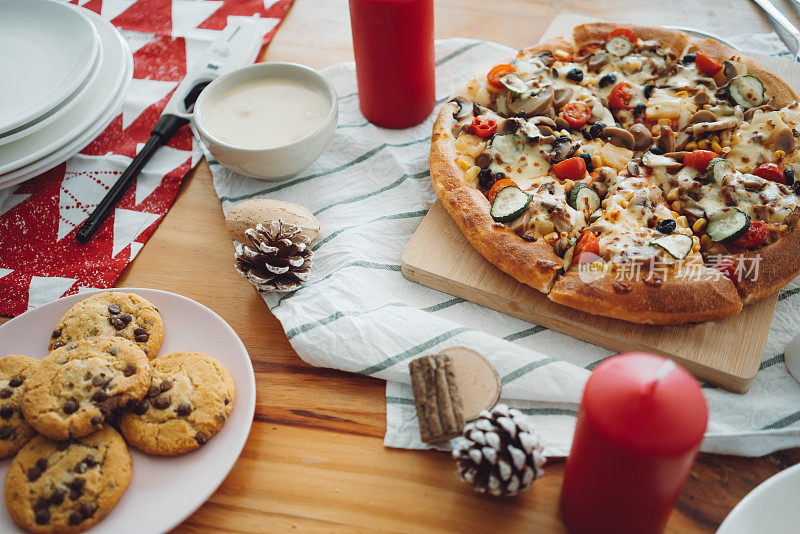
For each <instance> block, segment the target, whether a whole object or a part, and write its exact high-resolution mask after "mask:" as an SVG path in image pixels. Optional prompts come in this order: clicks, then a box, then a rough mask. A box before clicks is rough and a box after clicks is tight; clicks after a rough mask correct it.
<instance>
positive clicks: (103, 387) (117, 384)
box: [22, 336, 151, 439]
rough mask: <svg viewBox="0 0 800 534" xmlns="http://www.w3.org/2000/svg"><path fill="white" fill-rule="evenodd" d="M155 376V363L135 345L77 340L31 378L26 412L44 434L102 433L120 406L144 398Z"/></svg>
mask: <svg viewBox="0 0 800 534" xmlns="http://www.w3.org/2000/svg"><path fill="white" fill-rule="evenodd" d="M150 376H151V374H150V361H149V360H148V359H147V356H145V355H144V352H142V349H140V348H139V347H138V346H137V345H136V344H135V343H134V342H133V341H129V340H127V339H124V338H120V337H107V336H106V337H95V338H91V339H81V340H78V341H72V342H70V343H68V344H67V345H65V346H63V347H61V348H58V349H56V350H54V351H53V352H51V353H50V354H48V355H47V356H46V357H45V358H44V359H43V360H42V361H41V362H40V364H39V366H38V367H37V368H35V369H34V371H33V372H32V373H31V374H30V376H29V377H28V379H27V380H26V382H27V391H26V392H25V396H24V397H23V398H22V412H23V414H24V415H25V420H26V421H27V422H28V424H29V425H31V426H32V427H33V428H34V429H36V431H38V432H39V433H40V434H44V435H45V436H47V437H49V438H52V439H67V438H79V437H81V436H86V435H88V434H91V433H92V432H95V431H96V430H98V429H100V427H101V426H102V425H103V423H105V422H108V421H109V420H110V419H112V418H113V415H114V412H115V410H116V409H117V408H121V407H123V406H125V405H126V404H127V403H132V404H133V403H135V402H136V401H139V400H141V399H142V398H143V397H144V395H145V394H146V393H147V388H148V386H149V385H150Z"/></svg>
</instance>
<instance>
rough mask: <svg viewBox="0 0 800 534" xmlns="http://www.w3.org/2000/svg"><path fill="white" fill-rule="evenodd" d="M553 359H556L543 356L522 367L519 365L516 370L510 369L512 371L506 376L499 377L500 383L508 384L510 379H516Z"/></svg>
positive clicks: (551, 361)
mask: <svg viewBox="0 0 800 534" xmlns="http://www.w3.org/2000/svg"><path fill="white" fill-rule="evenodd" d="M554 361H557V360H556V359H555V358H543V359H541V360H537V361H535V362H531V363H529V364H527V365H523V366H522V367H520V368H519V369H517V370H516V371H512V372H510V373H508V374H507V375H506V376H504V377H503V378H501V379H500V384H502V385H505V384H508V383H509V382H512V381H514V380H516V379H517V378H519V377H521V376H524V375H526V374H528V373H530V372H531V371H533V370H534V369H538V368H539V367H542V366H545V365H547V364H548V363H553V362H554Z"/></svg>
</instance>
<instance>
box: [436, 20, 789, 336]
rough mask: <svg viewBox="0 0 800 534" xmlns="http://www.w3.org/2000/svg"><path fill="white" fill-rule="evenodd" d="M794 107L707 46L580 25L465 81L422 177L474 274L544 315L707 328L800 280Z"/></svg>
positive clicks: (650, 31) (756, 70)
mask: <svg viewBox="0 0 800 534" xmlns="http://www.w3.org/2000/svg"><path fill="white" fill-rule="evenodd" d="M798 137H800V106H798V102H797V95H795V93H794V91H793V90H792V89H791V88H790V87H789V86H788V85H787V84H786V83H784V82H783V81H782V80H781V79H780V78H779V77H777V76H775V75H774V74H772V73H771V72H770V71H769V70H767V69H766V68H765V67H763V66H761V65H760V64H758V63H757V62H755V61H754V60H752V59H750V58H748V57H745V56H742V55H740V54H738V53H737V52H735V51H734V50H731V49H730V48H727V47H725V46H723V45H721V44H720V43H718V42H716V41H713V40H709V39H706V40H699V41H692V40H691V38H690V37H689V36H688V35H686V34H685V33H682V32H680V31H674V30H668V29H664V28H655V27H646V26H636V25H627V24H609V23H593V24H585V25H580V26H577V27H575V28H574V30H573V35H572V36H571V37H569V38H567V37H558V38H553V39H550V40H548V41H546V42H542V43H540V44H538V45H535V46H533V47H530V48H527V49H525V50H522V51H520V52H519V53H517V54H516V55H515V56H514V57H512V58H509V59H508V60H506V61H503V62H501V63H500V64H497V65H493V66H492V67H491V68H490V69H486V70H484V71H482V72H480V73H478V74H477V75H475V76H473V77H472V78H471V79H469V80H468V81H467V83H466V85H465V86H464V87H462V88H461V89H460V90H459V91H458V92H456V94H455V95H454V96H453V98H452V99H451V100H450V101H449V102H447V103H445V104H444V106H443V107H442V109H441V112H440V114H439V116H438V118H437V120H436V122H435V124H434V127H433V134H432V138H431V153H430V168H431V180H432V182H433V186H434V188H435V190H436V193H437V195H438V197H439V199H440V200H441V202H442V204H443V205H444V207H445V208H446V209H447V211H448V212H449V213H450V215H451V216H452V218H453V219H454V221H455V222H456V223H457V225H458V226H459V228H460V229H461V231H462V232H463V234H464V235H465V236H466V238H467V239H468V240H469V242H470V243H471V245H472V246H473V247H474V248H475V249H476V250H477V251H478V252H480V253H481V254H482V255H483V256H484V257H485V258H486V259H487V260H488V261H490V262H491V263H493V264H494V265H496V266H497V267H499V268H500V269H501V270H503V271H505V272H506V273H508V274H510V275H511V276H513V277H514V278H516V279H517V280H519V281H521V282H524V283H526V284H528V285H530V286H532V287H534V288H536V289H537V290H539V291H541V292H543V293H546V294H547V295H548V297H549V298H550V300H552V301H554V302H556V303H559V304H563V305H566V306H570V307H573V308H576V309H579V310H582V311H584V312H588V313H592V314H597V315H604V316H608V317H614V318H618V319H623V320H626V321H631V322H635V323H646V324H676V323H686V322H701V321H708V320H716V319H721V318H724V317H728V316H731V315H734V314H736V313H738V312H739V311H740V310H741V309H742V305H743V304H747V303H750V302H753V301H755V300H758V299H760V298H762V297H764V296H766V295H769V294H771V293H773V292H775V291H776V290H777V289H779V288H780V287H782V286H783V285H785V284H786V283H787V282H789V281H790V280H792V279H793V278H794V277H796V276H797V275H798V273H799V272H800V225H798V224H797V223H798V219H800V198H798V193H800V185H798V184H800V182H798V183H796V182H795V174H796V172H800V155H798V154H799V152H798V147H800V143H798Z"/></svg>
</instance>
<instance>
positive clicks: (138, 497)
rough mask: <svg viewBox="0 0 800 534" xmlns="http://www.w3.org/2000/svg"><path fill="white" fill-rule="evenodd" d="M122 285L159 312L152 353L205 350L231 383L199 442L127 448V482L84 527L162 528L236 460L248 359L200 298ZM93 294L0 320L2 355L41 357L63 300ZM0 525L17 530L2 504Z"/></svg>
mask: <svg viewBox="0 0 800 534" xmlns="http://www.w3.org/2000/svg"><path fill="white" fill-rule="evenodd" d="M123 289H124V290H125V291H130V292H132V293H136V294H138V295H141V296H142V297H144V298H146V299H147V300H149V301H150V302H152V303H153V304H154V305H155V306H156V307H157V308H158V310H159V312H160V313H161V316H162V317H163V318H164V326H165V328H164V332H165V336H164V343H163V344H162V346H161V351H160V352H159V354H161V355H163V354H169V353H170V352H174V351H178V350H188V351H197V352H204V353H206V354H209V355H211V356H213V357H215V358H217V359H219V360H220V361H221V362H222V363H224V364H225V367H227V368H228V370H229V371H230V373H231V375H232V376H233V380H234V383H235V387H236V393H235V396H234V404H233V411H232V412H231V415H230V417H229V418H228V421H227V422H226V423H225V426H224V427H222V430H220V431H219V433H218V434H217V435H216V436H214V437H212V438H211V439H210V440H209V441H208V443H207V444H206V445H204V446H203V447H201V448H199V449H197V450H196V451H194V452H190V453H189V454H184V455H182V456H175V457H159V456H148V455H146V454H143V453H141V452H139V451H137V450H135V449H130V451H131V456H132V457H133V477H132V478H131V483H130V486H128V490H127V491H126V492H125V494H124V495H123V497H122V499H120V501H119V503H118V504H117V506H116V507H115V508H114V509H113V510H112V511H111V513H110V514H109V515H108V516H107V517H106V518H105V519H103V520H102V521H100V523H98V524H97V525H96V526H95V527H94V528H92V529H91V530H90V532H93V533H99V532H109V533H114V534H124V533H136V534H140V533H144V532H147V533H150V532H165V531H167V530H170V529H171V528H173V527H174V526H176V525H178V524H179V523H180V522H181V521H183V520H184V519H186V518H187V517H188V516H189V515H191V513H192V512H194V511H195V510H196V509H197V508H198V507H200V505H202V504H203V503H204V502H205V501H206V500H207V499H208V498H209V497H210V496H211V494H212V493H213V492H214V490H216V489H217V487H218V486H219V485H220V484H221V483H222V481H223V480H224V479H225V476H226V475H227V474H228V472H229V471H230V470H231V468H232V467H233V464H234V463H236V459H237V458H238V457H239V453H240V452H241V450H242V447H244V443H245V441H246V440H247V435H248V434H249V433H250V425H251V424H252V422H253V414H254V412H255V405H256V384H255V378H254V376H253V366H252V364H251V363H250V357H249V356H248V354H247V350H246V349H245V347H244V345H243V344H242V342H241V340H240V339H239V337H238V336H237V335H236V332H234V331H233V329H232V328H231V327H230V326H229V325H228V323H226V322H225V321H224V320H223V319H222V318H221V317H220V316H219V315H217V314H216V313H214V312H213V311H211V310H209V309H208V308H206V307H205V306H203V305H202V304H199V303H197V302H195V301H193V300H191V299H188V298H186V297H182V296H180V295H176V294H174V293H168V292H166V291H157V290H154V289H137V288H123ZM92 293H97V291H92V292H87V293H84V294H81V295H72V296H69V297H64V298H62V299H59V300H56V301H53V302H50V303H47V304H45V305H43V306H40V307H38V308H34V309H33V310H30V311H28V312H26V313H24V314H22V315H20V316H19V317H17V318H15V319H12V320H11V321H9V322H7V323H6V324H4V325H3V326H0V347H2V350H3V353H4V354H3V355H5V353H18V354H24V355H27V356H32V357H35V358H42V357H43V356H45V355H46V354H47V343H48V341H49V339H48V338H49V332H50V331H51V330H52V328H53V325H55V324H56V322H57V321H58V320H59V318H61V316H62V315H63V314H64V313H65V312H66V311H67V310H68V309H69V308H70V307H72V306H73V305H74V304H75V303H77V302H79V301H80V300H83V299H84V298H86V297H87V296H88V295H90V294H92ZM10 463H11V460H10V459H6V460H2V461H0V480H4V479H5V476H6V472H7V471H8V466H9V465H10ZM0 532H3V533H7V532H22V531H21V530H19V529H18V528H17V527H16V525H15V524H14V522H13V521H12V520H11V517H10V516H9V515H8V513H6V512H5V508H4V507H0Z"/></svg>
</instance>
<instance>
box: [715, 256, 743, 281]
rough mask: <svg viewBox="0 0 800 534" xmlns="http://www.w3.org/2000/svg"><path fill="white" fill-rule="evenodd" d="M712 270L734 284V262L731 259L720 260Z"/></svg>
mask: <svg viewBox="0 0 800 534" xmlns="http://www.w3.org/2000/svg"><path fill="white" fill-rule="evenodd" d="M714 268H715V269H716V270H718V271H720V272H721V273H722V274H724V275H725V276H726V277H727V278H728V279H729V280H730V281H731V282H736V279H737V278H738V277H737V275H736V262H735V261H733V259H731V258H722V259H721V260H719V261H718V262H717V263H716V265H714Z"/></svg>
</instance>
